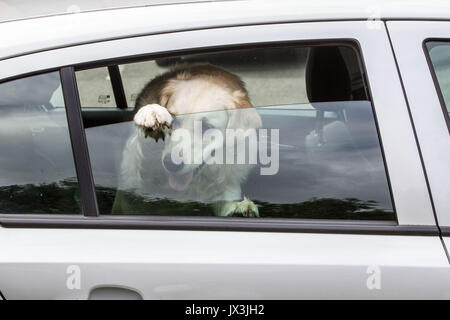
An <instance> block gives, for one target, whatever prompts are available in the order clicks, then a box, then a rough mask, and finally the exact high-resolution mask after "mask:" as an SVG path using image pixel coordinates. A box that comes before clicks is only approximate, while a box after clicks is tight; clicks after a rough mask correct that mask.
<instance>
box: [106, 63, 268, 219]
mask: <svg viewBox="0 0 450 320" xmlns="http://www.w3.org/2000/svg"><path fill="white" fill-rule="evenodd" d="M211 111H214V112H211ZM134 123H135V128H134V129H133V131H132V133H131V135H130V137H129V139H128V141H127V143H126V146H125V148H124V151H123V156H122V162H121V168H120V175H119V191H118V192H117V194H116V198H115V201H114V205H113V210H112V212H113V213H126V212H127V211H128V210H131V211H132V206H131V205H130V204H129V203H127V201H126V199H125V198H126V197H125V196H124V193H123V192H122V191H127V190H128V191H129V190H132V191H133V192H135V193H138V194H147V195H151V196H153V197H157V196H158V195H159V194H161V193H158V192H159V190H157V189H158V188H162V187H163V186H164V185H165V186H168V187H167V190H169V189H170V191H167V192H169V193H170V194H172V195H174V198H176V199H177V200H179V201H199V202H205V203H212V204H213V206H214V212H215V215H217V216H244V217H258V216H259V213H258V207H257V206H256V205H255V203H253V202H252V201H251V200H249V199H247V198H246V197H245V196H242V194H241V193H242V191H241V184H242V183H243V182H244V181H245V180H246V179H247V176H248V174H249V172H250V170H251V168H252V165H251V164H239V165H236V164H226V163H218V162H211V163H207V162H208V161H207V160H208V157H209V158H211V155H215V153H216V152H219V151H221V150H222V152H223V151H224V152H225V153H226V152H234V150H230V149H229V148H228V145H225V142H224V141H223V140H222V141H220V139H211V140H210V141H205V140H200V141H199V139H195V134H196V133H195V125H197V126H201V127H202V128H201V129H202V132H205V129H206V130H207V129H211V128H213V129H215V130H218V132H220V133H223V136H225V135H226V133H225V132H226V131H227V129H236V130H241V131H240V134H238V135H237V136H234V137H233V138H234V139H245V138H246V137H247V133H248V132H251V130H253V129H257V128H259V127H260V126H261V125H262V122H261V118H260V116H259V115H258V113H257V112H256V110H255V108H254V107H253V106H252V104H251V103H250V99H249V96H248V92H247V90H246V88H245V85H244V83H243V81H242V80H241V79H240V78H239V77H238V76H236V75H234V74H232V73H231V72H228V71H226V70H225V69H222V68H220V67H218V66H214V65H211V64H200V65H184V66H177V67H175V68H174V69H172V70H171V71H168V72H166V73H164V74H162V75H160V76H158V77H156V78H154V79H153V80H151V81H150V82H149V83H148V84H147V85H146V86H145V87H144V89H143V90H142V91H141V92H140V94H139V95H138V97H137V99H136V105H135V111H134ZM180 129H183V130H184V132H188V133H189V134H191V136H193V137H194V139H188V140H187V141H181V142H180V141H179V139H177V140H176V139H175V137H174V136H175V135H176V132H180ZM249 130H250V131H249ZM148 138H150V139H153V140H154V142H157V143H158V145H159V142H158V141H161V140H164V145H163V146H162V147H161V146H160V147H156V145H155V144H153V145H152V148H151V150H150V149H149V150H146V149H145V148H146V146H148V145H149V144H148ZM216 140H217V141H216ZM180 145H181V150H184V151H185V152H182V153H179V154H178V156H179V161H174V160H173V154H174V153H173V152H174V150H175V148H178V149H180ZM158 148H159V149H158ZM183 148H184V149H183ZM195 150H197V151H198V150H200V152H197V153H195ZM147 152H161V157H160V160H159V164H158V163H155V161H153V162H151V161H150V162H151V163H147V164H144V162H145V159H146V156H145V155H146V154H147ZM205 159H206V160H205ZM160 166H162V168H163V170H162V171H163V173H162V174H161V170H159V171H158V170H155V168H156V167H160ZM167 192H166V193H164V194H162V197H167ZM155 195H156V196H155Z"/></svg>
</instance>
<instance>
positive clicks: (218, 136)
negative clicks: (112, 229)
mask: <svg viewBox="0 0 450 320" xmlns="http://www.w3.org/2000/svg"><path fill="white" fill-rule="evenodd" d="M324 59H325V60H324ZM323 61H330V64H329V66H328V67H327V66H326V63H325V70H324V69H323V68H324V63H322V62H323ZM204 63H209V64H212V65H214V66H220V67H221V68H223V69H224V70H226V71H227V72H229V73H231V74H232V75H234V76H238V77H239V78H240V79H242V80H243V81H244V82H245V87H246V88H247V90H248V96H249V101H250V102H251V105H253V106H254V107H251V105H248V106H246V107H242V106H241V107H240V108H235V107H229V105H226V104H224V105H223V107H220V106H219V105H220V104H221V103H222V102H221V100H220V99H219V100H217V99H216V98H213V97H212V96H207V97H208V99H210V100H209V101H213V102H211V103H210V104H208V103H209V101H204V100H202V99H200V98H199V100H195V101H197V102H198V104H195V103H194V104H192V96H196V97H197V96H203V95H204V94H206V95H209V94H210V91H209V90H212V91H211V92H213V90H215V89H213V87H211V89H209V87H205V89H199V88H200V87H197V86H201V85H202V84H201V83H196V82H195V81H194V82H189V81H190V80H189V81H188V80H186V78H183V77H184V76H183V77H182V78H183V79H181V82H182V81H186V82H183V83H182V85H185V84H186V85H187V86H189V89H188V90H186V91H180V92H184V93H180V92H178V91H176V90H177V89H176V90H175V93H172V94H171V96H170V99H169V100H168V102H167V108H166V109H167V110H173V109H171V108H174V107H175V106H178V107H177V108H178V109H177V110H178V111H179V112H177V113H176V114H175V113H173V114H172V115H171V117H172V119H173V122H172V123H171V125H170V126H168V127H167V130H168V131H167V132H166V131H164V132H166V133H165V134H163V135H155V134H154V133H155V131H151V130H147V129H146V130H142V126H139V125H137V123H136V122H135V121H133V120H132V119H133V118H132V117H131V118H130V119H129V120H130V121H126V120H124V121H119V122H118V121H117V119H118V117H117V116H115V115H109V116H108V117H109V118H108V117H107V116H105V117H104V118H103V120H102V121H103V122H102V123H100V122H98V123H97V124H95V125H92V123H93V122H92V117H93V114H90V115H89V114H88V112H87V111H86V112H85V113H84V115H83V116H84V121H85V123H86V124H88V125H87V129H86V136H87V140H88V145H89V151H90V157H91V161H92V167H93V174H94V180H95V184H96V192H97V197H98V203H99V206H100V212H101V213H102V214H145V215H169V216H246V217H261V218H264V217H266V218H269V217H270V218H306V219H354V220H395V214H394V212H393V206H392V201H391V197H390V192H389V185H388V180H387V176H386V171H385V167H384V162H383V157H382V151H381V147H380V143H379V139H378V133H377V129H376V123H375V118H374V116H373V113H372V105H371V102H370V100H369V99H368V97H367V94H366V93H365V84H364V80H363V78H364V77H363V74H362V71H361V70H360V67H359V65H360V64H359V60H358V58H357V54H356V51H354V50H353V49H352V48H349V47H339V48H337V47H334V48H331V49H330V50H324V51H321V50H318V49H311V48H308V47H299V48H294V47H290V48H265V49H252V50H238V51H232V52H226V53H209V54H202V55H189V56H182V57H171V58H166V59H162V60H156V61H148V62H138V63H135V64H127V65H124V66H122V68H121V69H122V70H121V72H122V78H123V83H124V87H125V91H126V94H127V98H128V99H129V102H128V103H129V105H130V106H131V105H133V104H135V103H136V104H137V105H138V106H140V105H139V104H140V103H141V102H139V101H141V98H140V95H142V94H141V91H142V90H143V88H144V87H145V85H146V83H148V81H149V80H151V79H153V78H154V77H156V76H158V75H159V74H164V73H165V72H167V71H168V70H171V69H172V68H174V67H175V66H178V68H179V67H180V65H181V66H187V67H190V66H195V65H203V64H204ZM182 68H183V67H182ZM327 72H328V74H327ZM320 75H326V76H320ZM329 79H335V80H333V81H335V83H333V82H330V81H329ZM181 82H180V83H181ZM188 82H189V83H188ZM190 85H192V87H190ZM220 86H221V84H219V87H220ZM144 90H145V89H144ZM158 90H159V89H158ZM197 90H198V91H197ZM238 91H239V90H238ZM177 92H178V93H177ZM196 92H198V94H197V93H196ZM224 92H226V93H225V98H224V99H227V98H226V97H228V94H230V92H229V91H227V90H225V91H224ZM150 95H151V94H150ZM132 97H133V99H132ZM214 97H217V96H214ZM196 99H197V98H196ZM208 99H207V100H208ZM144 100H145V99H144ZM200 100H201V101H202V102H199V101H200ZM161 101H163V100H161ZM130 103H133V104H130ZM202 103H203V104H202ZM144 104H145V103H143V104H142V105H144ZM200 105H201V106H200ZM205 106H206V107H205ZM207 106H210V107H207ZM141 107H142V106H141ZM139 110H144V109H143V108H141V109H139ZM149 110H150V109H149ZM180 110H181V111H180ZM183 110H188V111H186V112H183ZM118 111H120V112H122V111H121V110H118ZM105 115H106V113H105ZM135 119H136V118H135ZM99 121H100V120H99ZM161 121H163V120H161ZM164 130H166V129H164ZM162 138H164V139H162ZM255 207H256V209H255Z"/></svg>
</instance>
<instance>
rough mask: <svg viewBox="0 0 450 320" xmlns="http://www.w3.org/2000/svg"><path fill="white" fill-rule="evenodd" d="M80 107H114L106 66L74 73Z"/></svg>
mask: <svg viewBox="0 0 450 320" xmlns="http://www.w3.org/2000/svg"><path fill="white" fill-rule="evenodd" d="M76 77H77V84H78V90H79V92H80V104H81V107H82V108H116V101H115V98H114V93H113V89H112V86H111V77H110V75H109V71H108V68H106V67H103V68H96V69H88V70H84V71H79V72H77V73H76Z"/></svg>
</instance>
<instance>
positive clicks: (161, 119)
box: [134, 104, 172, 141]
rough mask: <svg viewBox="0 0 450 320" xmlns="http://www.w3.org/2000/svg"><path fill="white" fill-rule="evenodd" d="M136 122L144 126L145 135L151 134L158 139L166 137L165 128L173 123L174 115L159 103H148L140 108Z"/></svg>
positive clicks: (135, 118)
mask: <svg viewBox="0 0 450 320" xmlns="http://www.w3.org/2000/svg"><path fill="white" fill-rule="evenodd" d="M134 123H135V124H136V125H137V126H139V127H141V128H142V130H143V131H144V133H145V137H147V136H151V137H153V138H155V139H156V141H158V138H162V139H164V135H165V130H166V129H167V128H169V127H170V126H171V125H172V115H171V114H170V113H169V111H167V109H166V108H164V107H161V106H160V105H159V104H148V105H146V106H143V107H141V108H140V109H139V110H138V112H137V113H136V115H135V116H134Z"/></svg>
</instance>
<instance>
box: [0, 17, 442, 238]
mask: <svg viewBox="0 0 450 320" xmlns="http://www.w3.org/2000/svg"><path fill="white" fill-rule="evenodd" d="M330 23H331V22H330ZM334 23H350V22H334ZM352 23H353V22H352ZM380 23H381V22H380ZM298 24H300V23H298ZM298 24H297V25H298ZM301 24H304V23H301ZM309 24H311V23H309ZM312 24H314V23H312ZM316 24H317V23H316ZM272 26H276V25H272ZM224 29H227V28H224ZM205 30H209V29H205ZM383 31H384V29H383ZM297 38H301V36H297ZM127 39H128V38H127ZM123 40H125V39H123ZM117 41H121V40H117ZM349 41H351V42H353V43H355V44H356V45H357V48H358V52H357V56H358V59H360V60H361V61H360V62H361V63H362V68H361V70H362V71H363V73H364V77H365V81H366V85H367V88H368V95H369V97H370V98H371V103H372V108H373V112H374V117H375V122H376V127H377V133H378V136H379V142H380V147H381V151H382V154H383V162H384V165H385V170H386V175H387V179H388V184H389V192H390V195H391V199H392V203H393V206H394V212H395V215H396V221H355V220H320V219H311V220H305V219H286V220H280V219H272V218H264V219H252V218H250V219H248V218H232V217H227V218H220V217H206V218H198V217H190V216H185V217H152V216H140V217H132V216H127V215H125V216H122V215H121V216H119V215H117V216H108V215H99V212H98V206H97V207H96V206H95V205H94V202H95V201H96V198H95V199H93V197H92V196H91V197H89V198H88V199H87V198H86V200H83V201H88V202H91V203H90V204H88V205H87V206H88V207H91V208H95V210H94V211H95V212H92V211H91V212H90V213H91V215H85V216H84V217H82V218H81V219H77V218H74V217H71V216H63V215H59V216H58V217H56V216H54V215H53V216H50V217H49V216H48V215H42V216H37V215H35V216H33V217H29V216H27V217H24V216H19V215H0V224H2V225H4V226H7V227H24V226H33V227H45V228H48V227H63V228H114V229H116V228H119V229H122V228H123V229H127V228H132V229H135V228H138V229H165V230H230V231H231V230H239V231H260V232H265V231H275V232H315V233H316V232H317V233H320V232H327V233H356V234H366V233H367V234H414V235H437V234H438V229H437V226H436V225H433V224H431V223H430V224H417V225H414V226H407V225H404V223H403V224H401V223H400V222H399V213H398V212H397V210H396V209H395V197H396V195H395V192H394V190H393V189H392V186H391V178H390V175H389V165H388V163H387V161H386V158H385V149H384V147H383V139H382V137H381V135H380V128H379V123H378V117H377V113H376V107H375V106H374V101H373V95H372V91H371V87H370V82H369V79H368V78H367V69H366V66H365V61H364V60H365V56H364V52H363V50H362V48H361V46H360V43H359V41H358V37H356V36H355V37H354V38H353V37H349V38H341V37H336V38H332V37H330V38H326V39H321V38H317V39H316V38H313V39H304V40H289V41H267V44H269V45H276V46H281V45H282V44H283V43H293V42H295V44H296V45H299V44H303V45H305V44H306V43H327V44H328V45H330V43H333V42H334V43H338V44H339V45H342V43H343V42H349ZM264 44H265V42H259V41H256V42H254V43H239V44H233V45H229V47H234V48H236V47H237V46H239V47H242V48H249V47H250V46H251V45H255V46H257V47H259V48H260V47H261V46H262V45H264ZM218 47H219V48H225V47H227V45H220V46H213V45H211V46H210V47H200V49H199V48H196V49H189V46H186V48H185V49H183V50H181V51H183V54H186V52H189V53H192V52H193V51H196V52H198V50H205V49H206V50H210V51H214V52H217V48H218ZM177 51H178V52H179V51H180V50H174V51H169V53H170V54H173V53H174V52H177ZM149 52H151V51H149ZM167 55H168V52H167V51H164V52H158V51H156V52H155V53H152V54H145V55H142V54H136V55H135V56H131V57H130V56H124V57H116V58H114V59H111V58H105V59H102V60H92V61H87V62H83V63H74V64H71V65H70V66H69V67H67V68H69V69H70V71H71V72H72V73H73V76H74V72H75V70H81V69H83V68H88V67H89V68H91V67H93V66H95V65H96V64H97V65H98V64H99V63H100V64H101V66H105V65H118V64H120V63H121V62H124V61H130V60H128V59H130V58H131V59H132V60H133V62H135V61H137V60H138V59H141V60H148V59H149V57H152V58H155V57H157V56H167ZM63 69H64V68H62V69H61V70H63ZM69 69H66V70H69ZM22 76H23V75H21V76H20V77H22ZM8 80H9V79H8ZM0 82H2V81H0ZM122 89H123V86H122ZM72 99H73V97H72ZM75 100H78V102H77V101H72V102H71V103H68V102H66V108H68V105H71V106H72V107H71V108H72V109H73V110H75V109H78V111H77V112H78V113H79V114H78V116H79V117H81V108H80V105H79V99H75ZM76 104H78V107H77V108H75V107H73V106H74V105H76ZM71 121H74V120H71ZM74 128H75V129H74V131H73V132H72V133H71V134H73V135H74V136H77V135H78V136H80V137H81V140H83V139H84V142H83V141H81V143H80V145H81V146H82V145H83V144H84V147H82V148H85V150H84V151H82V150H81V149H82V148H81V149H77V150H78V151H80V150H81V152H82V153H83V152H86V151H87V146H86V141H85V135H84V134H85V133H84V128H83V126H82V124H81V125H79V124H77V125H76V126H75V127H74ZM71 138H72V135H71ZM75 139H77V138H75ZM74 152H77V151H76V150H74ZM88 157H89V155H88V154H87V157H86V156H82V157H81V156H80V157H78V158H79V159H78V161H80V165H84V170H85V171H88V172H89V175H88V178H87V179H86V181H87V182H89V179H90V180H91V182H92V187H90V189H91V190H90V194H91V195H92V193H93V194H95V189H94V186H93V179H92V172H91V168H90V162H89V158H88ZM86 162H88V163H86ZM89 176H90V178H89ZM79 179H80V177H79ZM405 214H406V213H405ZM224 219H225V220H224ZM404 220H406V219H404Z"/></svg>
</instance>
